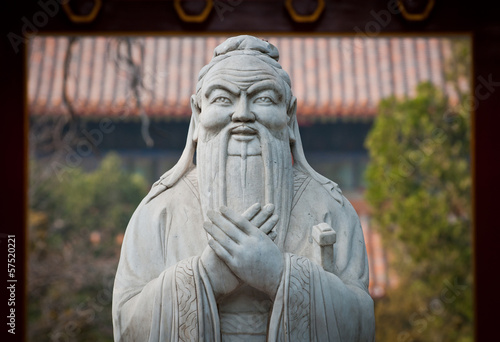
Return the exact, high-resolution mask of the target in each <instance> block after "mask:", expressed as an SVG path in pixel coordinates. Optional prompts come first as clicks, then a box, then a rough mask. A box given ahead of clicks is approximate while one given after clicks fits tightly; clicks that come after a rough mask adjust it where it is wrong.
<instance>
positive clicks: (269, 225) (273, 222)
mask: <svg viewBox="0 0 500 342" xmlns="http://www.w3.org/2000/svg"><path fill="white" fill-rule="evenodd" d="M279 219H280V218H279V216H278V215H276V214H275V215H273V216H271V218H270V219H269V220H267V221H266V222H265V223H264V224H263V225H262V226H261V227H260V230H261V231H262V232H264V234H268V233H269V232H270V231H271V230H272V229H273V228H274V226H276V223H278V221H279Z"/></svg>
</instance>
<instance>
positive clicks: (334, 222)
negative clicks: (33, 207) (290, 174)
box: [113, 169, 375, 342]
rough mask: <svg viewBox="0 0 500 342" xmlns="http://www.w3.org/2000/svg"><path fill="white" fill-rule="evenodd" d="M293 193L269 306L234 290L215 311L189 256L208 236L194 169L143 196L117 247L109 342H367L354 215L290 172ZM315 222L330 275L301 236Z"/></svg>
mask: <svg viewBox="0 0 500 342" xmlns="http://www.w3.org/2000/svg"><path fill="white" fill-rule="evenodd" d="M294 188H295V192H294V198H293V204H292V211H291V217H290V224H289V228H288V232H287V235H286V240H285V247H284V251H283V252H284V253H283V255H284V265H285V268H284V272H283V275H282V279H281V283H280V285H279V288H278V292H277V294H276V297H275V298H274V300H273V301H271V300H270V299H269V298H268V297H267V295H265V294H264V293H261V292H259V291H257V290H255V289H253V288H250V287H249V286H246V285H243V286H241V287H240V288H239V289H237V290H236V291H235V292H234V293H232V294H230V295H228V296H226V297H225V298H221V299H220V300H219V302H216V299H215V297H214V294H213V291H212V288H211V285H210V281H209V278H208V276H207V274H206V271H205V269H204V267H203V265H202V263H201V261H200V257H199V256H200V255H201V253H202V251H203V250H204V249H205V247H206V246H207V245H208V236H207V234H206V232H205V231H204V229H203V227H202V225H203V218H202V212H201V207H200V201H199V193H198V187H197V179H196V169H191V170H190V171H189V172H188V173H187V174H186V175H185V176H184V177H183V178H182V179H181V180H179V181H178V182H177V183H176V184H175V185H174V186H173V187H171V188H169V189H167V190H165V191H164V192H161V193H160V194H159V195H157V196H156V197H154V198H153V199H151V197H152V196H151V194H149V195H148V196H146V198H145V199H144V200H143V201H142V203H141V204H140V205H139V207H138V208H137V210H136V212H135V213H134V215H133V217H132V219H131V221H130V223H129V226H128V228H127V231H126V233H125V238H124V241H123V246H122V252H121V257H120V263H119V266H118V271H117V274H116V280H115V288H114V293H113V325H114V334H115V341H151V342H152V341H373V339H374V329H375V323H374V317H373V301H372V299H371V297H370V296H369V294H368V261H367V255H366V249H365V244H364V239H363V233H362V230H361V226H360V223H359V219H358V216H357V215H356V212H355V210H354V209H353V208H352V206H351V204H350V203H349V202H348V201H347V200H346V199H345V198H342V201H337V200H335V199H334V197H332V196H330V195H329V194H327V193H326V192H327V191H328V190H327V189H325V188H324V187H323V186H321V184H319V183H318V182H317V181H315V180H314V179H312V178H311V177H310V176H308V175H307V174H305V173H303V172H301V171H298V170H294ZM332 191H337V190H335V189H333V190H332ZM152 192H153V191H152ZM336 195H338V194H336ZM340 196H341V195H340ZM340 202H342V203H340ZM322 222H326V223H327V224H329V225H330V226H331V227H332V228H333V229H334V230H335V231H336V233H337V242H336V244H335V247H334V273H330V272H327V271H325V270H323V268H322V267H321V266H320V265H319V262H318V261H317V260H314V258H315V257H314V255H315V254H314V253H313V249H314V248H315V247H317V246H314V244H315V243H316V242H315V241H313V239H312V236H311V231H312V227H313V226H314V225H317V224H319V223H322Z"/></svg>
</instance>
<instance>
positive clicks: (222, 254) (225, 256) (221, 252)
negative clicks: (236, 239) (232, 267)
mask: <svg viewBox="0 0 500 342" xmlns="http://www.w3.org/2000/svg"><path fill="white" fill-rule="evenodd" d="M208 245H209V246H210V247H211V248H212V249H213V250H214V252H215V254H217V256H218V257H219V258H221V260H222V261H224V262H225V263H226V264H227V263H229V262H230V261H231V259H232V258H233V256H232V255H231V253H229V251H228V250H227V249H225V248H224V247H223V246H222V245H221V244H220V243H219V242H217V240H213V239H211V240H208Z"/></svg>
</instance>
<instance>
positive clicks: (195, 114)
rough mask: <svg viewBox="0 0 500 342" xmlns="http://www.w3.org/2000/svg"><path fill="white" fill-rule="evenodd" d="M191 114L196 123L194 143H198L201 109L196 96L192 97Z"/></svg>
mask: <svg viewBox="0 0 500 342" xmlns="http://www.w3.org/2000/svg"><path fill="white" fill-rule="evenodd" d="M191 112H192V115H193V119H194V120H193V123H194V133H193V142H197V141H198V122H200V113H201V109H200V107H199V106H198V101H197V100H196V95H191Z"/></svg>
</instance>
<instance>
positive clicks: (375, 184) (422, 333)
mask: <svg viewBox="0 0 500 342" xmlns="http://www.w3.org/2000/svg"><path fill="white" fill-rule="evenodd" d="M460 46H461V45H460V44H459V47H460ZM463 56H466V54H464V55H462V57H463ZM459 95H461V94H460V93H459ZM460 100H461V101H460V103H459V104H458V105H457V106H455V107H453V108H452V106H450V104H449V99H448V98H447V97H446V96H444V95H443V94H442V93H441V92H440V91H439V90H438V89H437V88H436V87H434V86H433V85H432V84H429V83H424V84H420V85H419V86H418V88H417V95H416V97H415V98H412V99H397V98H395V97H391V98H388V99H386V100H384V101H383V102H382V103H381V104H380V106H379V113H378V117H377V119H376V121H375V123H374V127H373V129H372V131H371V132H370V134H369V136H368V138H367V140H366V146H367V148H368V150H369V153H370V163H369V166H368V168H367V171H366V180H367V184H368V186H367V192H366V198H367V200H368V201H369V203H370V204H371V206H372V207H373V213H374V214H373V219H374V221H375V224H376V226H377V227H378V230H379V231H380V233H381V235H382V237H383V241H384V245H385V246H386V249H387V250H388V251H389V253H390V254H391V258H390V268H391V269H392V270H393V271H394V273H395V274H396V277H397V279H398V284H397V286H394V287H392V288H390V289H388V291H387V296H386V297H385V298H383V299H381V300H379V301H378V302H377V303H376V310H375V311H376V318H377V340H379V341H471V340H472V334H473V331H472V326H473V324H472V321H473V305H472V270H471V258H472V255H471V201H470V198H471V172H470V158H469V152H470V151H469V144H470V133H469V132H470V113H469V109H468V108H469V106H468V105H467V103H466V102H465V100H464V98H463V97H462V98H461V99H460Z"/></svg>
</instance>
